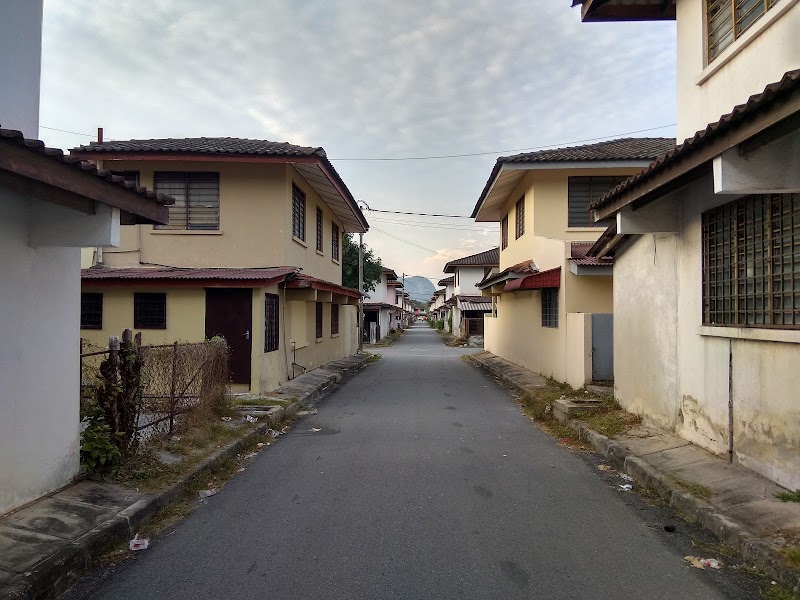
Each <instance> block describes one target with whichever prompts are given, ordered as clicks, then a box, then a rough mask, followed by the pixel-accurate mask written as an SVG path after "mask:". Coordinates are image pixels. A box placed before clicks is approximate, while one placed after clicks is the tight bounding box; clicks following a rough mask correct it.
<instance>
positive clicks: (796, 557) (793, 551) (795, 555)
mask: <svg viewBox="0 0 800 600" xmlns="http://www.w3.org/2000/svg"><path fill="white" fill-rule="evenodd" d="M783 554H784V555H785V556H786V559H787V560H788V561H789V563H790V564H791V565H792V566H793V567H800V546H791V547H789V548H784V550H783Z"/></svg>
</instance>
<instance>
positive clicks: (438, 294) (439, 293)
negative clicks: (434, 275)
mask: <svg viewBox="0 0 800 600" xmlns="http://www.w3.org/2000/svg"><path fill="white" fill-rule="evenodd" d="M445 292H446V290H445V289H441V290H436V291H435V292H433V296H431V300H430V304H429V305H428V319H429V320H432V321H439V320H441V319H442V318H443V313H442V310H443V309H442V307H443V306H444V295H445Z"/></svg>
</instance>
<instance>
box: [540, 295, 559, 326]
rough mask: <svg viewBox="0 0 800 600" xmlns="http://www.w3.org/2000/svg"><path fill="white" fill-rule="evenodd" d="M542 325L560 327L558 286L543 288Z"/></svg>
mask: <svg viewBox="0 0 800 600" xmlns="http://www.w3.org/2000/svg"><path fill="white" fill-rule="evenodd" d="M542 327H558V288H542Z"/></svg>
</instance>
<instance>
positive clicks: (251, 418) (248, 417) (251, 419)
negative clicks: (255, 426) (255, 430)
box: [244, 415, 258, 423]
mask: <svg viewBox="0 0 800 600" xmlns="http://www.w3.org/2000/svg"><path fill="white" fill-rule="evenodd" d="M244 420H245V421H247V422H248V423H255V422H256V421H258V417H254V416H253V415H245V417H244Z"/></svg>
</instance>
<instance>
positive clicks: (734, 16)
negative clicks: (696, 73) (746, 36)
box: [706, 0, 778, 62]
mask: <svg viewBox="0 0 800 600" xmlns="http://www.w3.org/2000/svg"><path fill="white" fill-rule="evenodd" d="M777 3H778V0H706V36H707V44H708V56H707V59H708V62H711V61H712V60H714V59H715V58H716V57H717V56H718V55H719V54H720V53H721V52H722V51H723V50H724V49H725V48H727V47H728V46H729V45H731V44H732V43H733V41H734V40H736V39H738V38H739V37H740V36H741V35H742V34H743V33H744V32H745V31H747V30H748V29H749V28H750V26H751V25H752V24H753V23H755V22H756V21H758V19H760V18H761V17H762V16H763V15H764V14H765V13H766V12H767V11H768V10H769V9H770V8H772V7H773V6H775V5H776V4H777Z"/></svg>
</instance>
